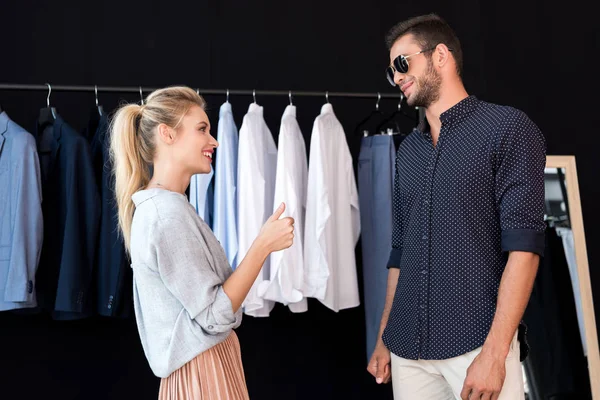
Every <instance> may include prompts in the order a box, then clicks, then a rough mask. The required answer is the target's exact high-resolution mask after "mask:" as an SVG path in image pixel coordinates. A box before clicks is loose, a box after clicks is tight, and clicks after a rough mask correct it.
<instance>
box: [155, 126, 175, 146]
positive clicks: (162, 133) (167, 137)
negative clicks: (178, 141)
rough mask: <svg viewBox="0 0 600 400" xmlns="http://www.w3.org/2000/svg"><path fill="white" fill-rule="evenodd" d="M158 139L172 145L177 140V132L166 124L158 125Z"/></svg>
mask: <svg viewBox="0 0 600 400" xmlns="http://www.w3.org/2000/svg"><path fill="white" fill-rule="evenodd" d="M158 137H159V138H160V140H162V141H163V142H164V143H166V144H171V143H173V141H174V140H175V132H173V129H171V127H170V126H168V125H166V124H159V125H158Z"/></svg>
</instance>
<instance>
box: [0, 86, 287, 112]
mask: <svg viewBox="0 0 600 400" xmlns="http://www.w3.org/2000/svg"><path fill="white" fill-rule="evenodd" d="M293 105H294V103H292V91H291V90H290V106H293ZM0 112H2V109H0Z"/></svg>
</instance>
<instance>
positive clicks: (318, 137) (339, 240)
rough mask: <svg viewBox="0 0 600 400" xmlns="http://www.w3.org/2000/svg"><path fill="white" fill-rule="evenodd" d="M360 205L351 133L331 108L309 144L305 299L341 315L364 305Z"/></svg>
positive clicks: (321, 117) (324, 112) (315, 127)
mask: <svg viewBox="0 0 600 400" xmlns="http://www.w3.org/2000/svg"><path fill="white" fill-rule="evenodd" d="M358 204H359V203H358V191H357V189H356V180H355V178H354V169H353V166H352V156H351V154H350V150H349V148H348V143H347V142H346V134H345V133H344V128H343V127H342V125H341V124H340V122H339V121H338V119H337V118H336V116H335V114H334V112H333V107H332V106H331V104H329V103H327V104H325V105H324V106H323V107H322V109H321V115H319V116H318V117H317V119H316V120H315V123H314V125H313V131H312V136H311V144H310V165H309V167H308V189H307V201H306V225H305V234H304V274H305V290H304V295H305V296H306V297H315V298H317V299H319V300H320V301H321V302H322V303H323V304H325V305H326V306H327V307H329V308H331V309H332V310H334V311H336V312H337V311H339V310H343V309H346V308H352V307H357V306H358V305H359V304H360V299H359V293H358V282H357V276H356V275H357V274H356V259H355V255H354V248H355V247H356V243H357V241H358V237H359V235H360V214H359V206H358Z"/></svg>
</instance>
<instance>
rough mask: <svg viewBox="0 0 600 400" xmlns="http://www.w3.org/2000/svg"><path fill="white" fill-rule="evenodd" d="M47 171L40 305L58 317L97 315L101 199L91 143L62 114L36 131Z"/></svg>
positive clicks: (43, 167)
mask: <svg viewBox="0 0 600 400" xmlns="http://www.w3.org/2000/svg"><path fill="white" fill-rule="evenodd" d="M36 141H37V146H38V154H39V157H40V167H41V172H42V193H43V197H42V199H43V200H42V212H43V215H44V244H43V247H42V254H41V260H40V265H39V268H38V273H37V282H38V286H37V287H38V304H39V306H40V307H42V308H43V309H46V310H49V311H53V315H54V317H55V318H56V319H76V318H81V317H85V316H88V315H90V314H91V308H92V305H93V299H92V296H91V295H90V290H91V288H92V278H93V268H94V257H95V250H96V243H97V235H98V227H99V220H100V201H99V196H98V189H97V186H96V182H95V177H94V169H93V166H92V158H91V152H90V146H89V144H88V142H87V141H86V140H85V138H84V137H83V136H82V135H80V134H79V133H77V132H76V131H75V130H74V129H73V128H71V127H70V126H69V125H67V124H66V123H65V122H64V121H63V119H62V118H61V117H60V116H57V117H56V120H54V121H53V122H50V123H45V124H44V125H42V126H40V125H38V129H37V133H36Z"/></svg>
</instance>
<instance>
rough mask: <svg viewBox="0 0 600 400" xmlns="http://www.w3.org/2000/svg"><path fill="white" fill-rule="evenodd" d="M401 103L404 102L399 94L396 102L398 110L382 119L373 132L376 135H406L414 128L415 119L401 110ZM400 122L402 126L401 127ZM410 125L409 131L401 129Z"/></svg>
mask: <svg viewBox="0 0 600 400" xmlns="http://www.w3.org/2000/svg"><path fill="white" fill-rule="evenodd" d="M402 101H404V95H403V94H402V92H400V101H399V102H398V109H397V110H396V111H394V112H393V113H392V114H390V115H389V116H388V117H387V118H386V119H384V120H383V121H382V122H381V123H380V124H379V125H377V128H376V130H375V132H376V134H388V135H393V134H398V133H400V134H406V133H409V132H412V129H413V128H414V126H415V123H416V121H417V120H416V119H415V117H413V116H410V115H408V114H407V113H406V112H405V111H404V110H403V109H402ZM401 122H402V126H401ZM408 123H410V129H402V127H403V126H404V125H405V124H406V125H407V124H408Z"/></svg>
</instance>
